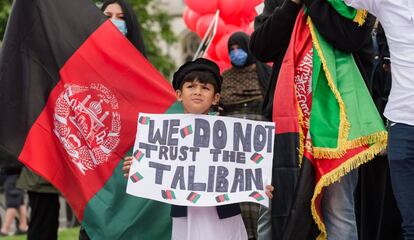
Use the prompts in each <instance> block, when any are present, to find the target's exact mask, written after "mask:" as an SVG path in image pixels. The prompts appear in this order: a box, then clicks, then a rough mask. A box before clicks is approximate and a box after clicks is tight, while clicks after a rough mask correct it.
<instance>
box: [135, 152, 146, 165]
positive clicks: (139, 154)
mask: <svg viewBox="0 0 414 240" xmlns="http://www.w3.org/2000/svg"><path fill="white" fill-rule="evenodd" d="M133 155H134V158H135V159H136V160H137V161H138V162H141V160H142V159H143V158H144V156H145V154H144V152H143V151H141V150H139V149H138V150H136V151H135V152H134V154H133Z"/></svg>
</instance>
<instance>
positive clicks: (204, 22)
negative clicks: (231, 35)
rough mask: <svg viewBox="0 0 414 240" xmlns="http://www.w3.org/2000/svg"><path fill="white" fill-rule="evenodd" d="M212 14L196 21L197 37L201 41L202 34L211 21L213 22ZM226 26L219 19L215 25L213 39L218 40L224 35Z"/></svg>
mask: <svg viewBox="0 0 414 240" xmlns="http://www.w3.org/2000/svg"><path fill="white" fill-rule="evenodd" d="M213 18H214V14H206V15H203V16H201V17H200V19H198V21H197V25H196V32H197V34H198V36H199V37H200V38H201V39H202V38H203V37H204V34H206V32H207V29H208V27H209V26H210V23H211V21H213ZM225 27H226V24H225V23H224V21H223V19H221V18H220V17H219V19H218V23H217V32H216V36H215V37H214V38H220V37H221V36H223V34H224V33H225Z"/></svg>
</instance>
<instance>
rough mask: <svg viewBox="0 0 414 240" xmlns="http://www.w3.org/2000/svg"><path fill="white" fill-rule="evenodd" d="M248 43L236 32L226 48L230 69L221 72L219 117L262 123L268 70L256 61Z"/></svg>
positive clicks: (267, 67) (246, 38) (242, 35)
mask: <svg viewBox="0 0 414 240" xmlns="http://www.w3.org/2000/svg"><path fill="white" fill-rule="evenodd" d="M249 40H250V37H249V36H248V35H247V34H246V33H244V32H235V33H233V34H232V35H231V36H230V38H229V41H228V44H227V46H228V52H229V56H230V61H231V64H232V66H233V67H232V68H230V69H228V70H226V71H224V73H223V79H224V80H223V91H222V98H221V104H222V105H223V112H222V113H221V114H222V115H225V116H232V117H239V118H245V119H251V120H265V118H264V117H263V115H262V112H261V109H262V107H261V105H262V102H263V96H264V94H265V89H266V86H267V85H268V83H269V77H270V67H269V66H267V65H265V64H263V63H261V62H258V61H256V59H255V58H254V57H253V55H252V54H251V53H250V50H249Z"/></svg>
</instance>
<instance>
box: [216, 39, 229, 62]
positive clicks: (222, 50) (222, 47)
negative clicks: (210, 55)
mask: <svg viewBox="0 0 414 240" xmlns="http://www.w3.org/2000/svg"><path fill="white" fill-rule="evenodd" d="M230 36H231V34H226V35H224V36H223V37H222V38H221V39H220V41H218V43H217V45H216V54H217V57H218V58H219V59H220V60H222V61H225V62H230V57H229V48H228V47H227V42H228V41H229V38H230Z"/></svg>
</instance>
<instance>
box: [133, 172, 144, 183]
mask: <svg viewBox="0 0 414 240" xmlns="http://www.w3.org/2000/svg"><path fill="white" fill-rule="evenodd" d="M143 178H144V177H143V176H142V175H141V174H139V172H136V173H134V174H133V175H132V176H131V177H130V179H131V181H132V182H133V183H136V182H138V181H141V180H142V179H143Z"/></svg>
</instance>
